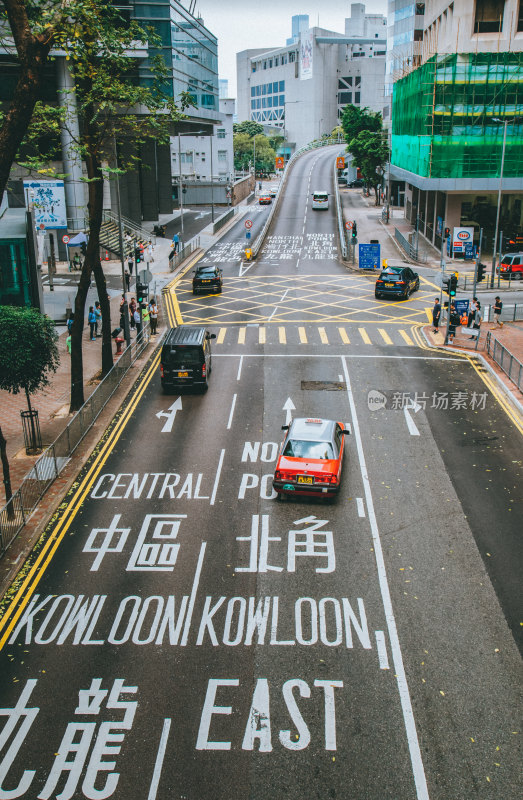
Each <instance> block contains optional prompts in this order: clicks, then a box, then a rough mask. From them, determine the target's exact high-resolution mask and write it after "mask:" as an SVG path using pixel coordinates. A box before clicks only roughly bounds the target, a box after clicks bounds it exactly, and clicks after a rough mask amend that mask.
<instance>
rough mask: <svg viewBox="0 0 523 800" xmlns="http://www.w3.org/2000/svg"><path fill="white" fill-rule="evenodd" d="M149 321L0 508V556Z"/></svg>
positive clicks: (131, 356)
mask: <svg viewBox="0 0 523 800" xmlns="http://www.w3.org/2000/svg"><path fill="white" fill-rule="evenodd" d="M149 338H150V333H149V324H148V323H147V324H146V325H144V326H143V329H142V335H141V336H139V337H137V338H136V339H133V340H132V341H131V343H130V344H129V346H128V347H126V349H125V350H124V351H123V353H122V355H121V356H120V358H119V359H118V361H116V362H115V364H114V366H113V367H112V369H111V370H110V371H109V372H108V373H107V375H106V376H105V378H104V379H103V380H102V381H101V382H100V383H99V385H98V386H97V387H96V389H95V390H94V392H93V393H92V394H91V395H90V397H89V398H88V399H87V400H86V401H85V403H84V404H83V406H82V407H81V408H80V409H79V410H78V411H77V412H76V414H75V415H74V417H72V419H71V420H70V421H69V422H68V424H67V425H66V427H65V428H64V430H63V431H62V432H61V434H60V435H59V436H58V437H57V438H56V439H55V441H54V442H53V443H52V444H51V445H50V446H49V447H48V448H47V449H46V450H44V452H43V453H42V455H41V456H40V457H39V458H38V459H37V460H36V461H35V463H34V465H33V468H32V469H31V471H30V472H28V474H27V475H26V476H25V477H24V479H23V481H22V484H21V486H20V488H19V489H18V490H17V491H16V492H15V493H14V494H13V496H12V498H11V499H10V500H9V502H8V503H7V504H6V505H5V506H4V507H3V508H1V509H0V556H2V555H3V554H4V553H5V551H6V550H7V548H8V547H9V545H10V544H11V542H12V541H13V539H14V538H15V537H16V536H17V535H18V533H19V532H20V531H21V530H22V528H23V527H24V525H25V523H26V520H27V519H28V517H29V516H30V515H31V513H32V512H33V511H34V509H35V508H36V506H37V505H38V503H39V501H40V499H41V498H42V497H43V495H44V494H45V492H46V491H47V490H48V489H49V487H50V486H51V484H52V483H53V481H55V480H56V478H58V476H59V475H60V473H61V471H62V470H63V468H64V467H65V466H66V464H67V463H68V462H69V460H70V458H71V456H72V454H73V453H74V451H75V450H76V448H77V447H78V445H79V444H80V442H81V441H82V439H83V438H84V436H85V435H86V434H87V432H88V431H89V430H90V429H91V427H92V426H93V425H94V423H95V422H96V420H97V418H98V416H99V415H100V413H101V411H102V410H103V408H104V407H105V405H106V404H107V402H108V401H109V400H110V399H111V397H112V396H113V394H114V392H115V391H116V389H117V388H118V386H119V385H120V383H121V381H122V379H123V378H124V377H125V375H126V374H127V372H128V371H129V369H130V368H131V367H132V365H133V364H134V362H135V361H136V359H137V358H138V357H139V356H140V355H141V353H142V352H143V351H144V350H145V348H146V347H147V345H148V343H149Z"/></svg>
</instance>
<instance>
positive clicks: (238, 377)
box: [236, 356, 243, 381]
mask: <svg viewBox="0 0 523 800" xmlns="http://www.w3.org/2000/svg"><path fill="white" fill-rule="evenodd" d="M242 367H243V356H240V363H239V364H238V374H237V375H236V380H237V381H239V380H240V375H241V374H242Z"/></svg>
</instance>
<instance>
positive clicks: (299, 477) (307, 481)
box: [296, 475, 314, 485]
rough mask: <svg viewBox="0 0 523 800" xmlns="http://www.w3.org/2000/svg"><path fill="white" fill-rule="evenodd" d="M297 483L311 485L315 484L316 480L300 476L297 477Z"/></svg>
mask: <svg viewBox="0 0 523 800" xmlns="http://www.w3.org/2000/svg"><path fill="white" fill-rule="evenodd" d="M296 483H307V484H309V485H310V484H312V483H314V478H313V476H312V475H298V476H297V477H296Z"/></svg>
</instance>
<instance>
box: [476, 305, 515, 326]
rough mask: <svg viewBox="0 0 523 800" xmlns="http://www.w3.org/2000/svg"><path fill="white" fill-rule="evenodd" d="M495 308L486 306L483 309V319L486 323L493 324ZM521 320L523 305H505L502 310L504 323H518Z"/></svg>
mask: <svg viewBox="0 0 523 800" xmlns="http://www.w3.org/2000/svg"><path fill="white" fill-rule="evenodd" d="M493 308H494V307H493V306H485V308H484V309H483V319H484V320H485V322H492V320H493V318H494V311H493ZM520 319H523V303H514V304H510V305H508V304H507V303H503V308H502V309H501V321H502V322H516V321H517V320H520Z"/></svg>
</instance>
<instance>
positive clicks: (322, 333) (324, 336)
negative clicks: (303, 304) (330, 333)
mask: <svg viewBox="0 0 523 800" xmlns="http://www.w3.org/2000/svg"><path fill="white" fill-rule="evenodd" d="M318 333H319V334H320V339H321V343H322V344H329V340H328V338H327V334H326V332H325V328H318Z"/></svg>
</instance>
